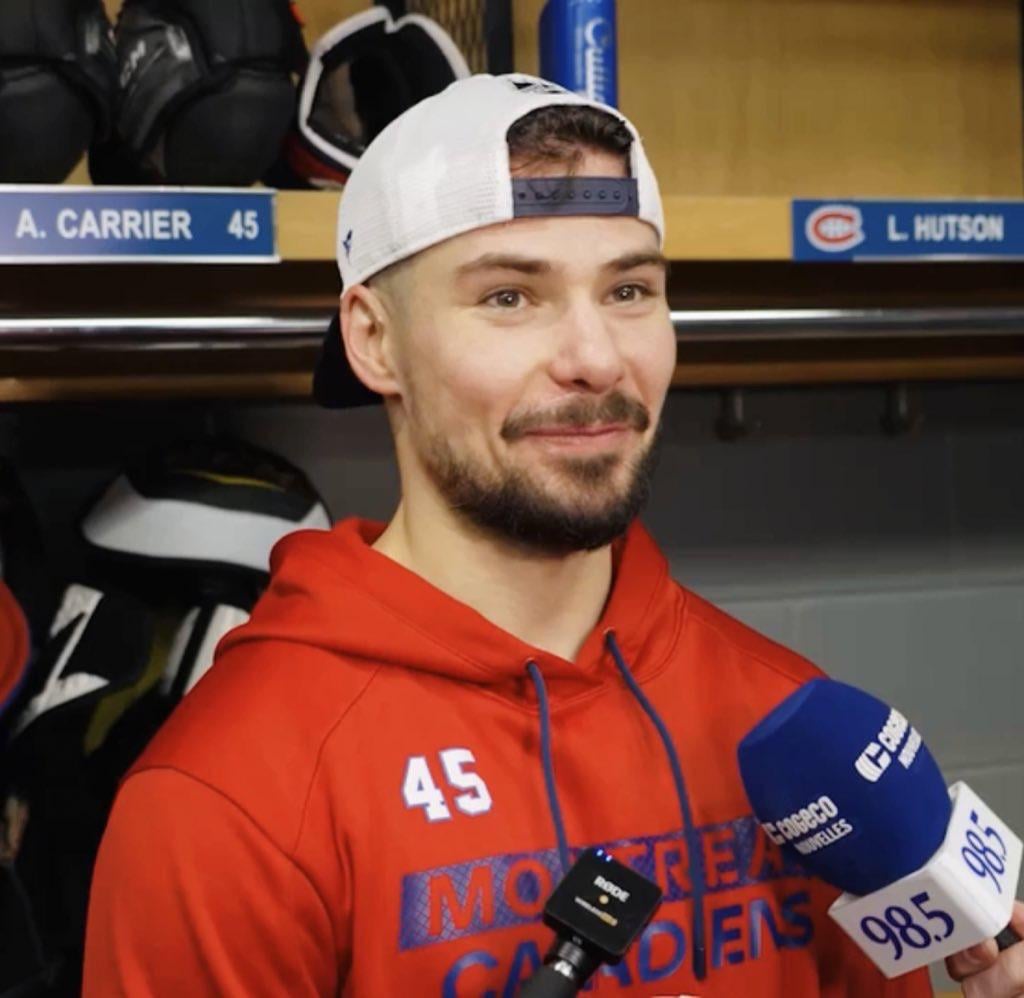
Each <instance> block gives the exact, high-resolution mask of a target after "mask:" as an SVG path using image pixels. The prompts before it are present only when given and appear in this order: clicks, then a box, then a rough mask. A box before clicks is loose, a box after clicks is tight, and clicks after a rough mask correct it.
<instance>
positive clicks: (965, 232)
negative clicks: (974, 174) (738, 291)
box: [791, 199, 1024, 261]
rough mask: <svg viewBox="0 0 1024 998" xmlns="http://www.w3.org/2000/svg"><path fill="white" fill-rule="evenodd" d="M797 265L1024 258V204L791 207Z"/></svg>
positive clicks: (798, 203) (797, 203) (863, 202)
mask: <svg viewBox="0 0 1024 998" xmlns="http://www.w3.org/2000/svg"><path fill="white" fill-rule="evenodd" d="M791 217H792V234H793V259H794V260H807V261H844V260H845V261H851V260H852V261H858V260H859V261H871V260H875V261H877V260H970V259H977V260H981V259H1015V258H1016V259H1024V201H987V200H974V201H883V200H868V199H857V200H829V201H812V200H800V199H797V200H794V201H793V202H792V211H791Z"/></svg>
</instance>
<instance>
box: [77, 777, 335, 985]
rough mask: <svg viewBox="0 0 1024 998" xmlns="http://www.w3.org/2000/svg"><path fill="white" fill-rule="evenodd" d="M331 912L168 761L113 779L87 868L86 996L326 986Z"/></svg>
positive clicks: (219, 798) (258, 833)
mask: <svg viewBox="0 0 1024 998" xmlns="http://www.w3.org/2000/svg"><path fill="white" fill-rule="evenodd" d="M337 985H338V960H337V956H336V952H335V946H334V939H333V935H332V929H331V922H330V920H329V918H328V915H327V912H326V910H325V908H324V905H323V902H322V901H321V900H320V897H319V895H318V894H317V892H316V891H315V889H314V887H313V885H312V884H311V883H310V881H309V880H308V879H307V878H306V876H305V875H304V873H303V872H302V871H301V870H300V869H299V867H298V866H296V864H295V863H294V862H293V860H292V859H291V858H290V857H289V856H288V855H286V854H285V853H284V852H283V851H282V850H281V849H279V848H278V847H277V845H276V844H275V843H274V842H272V841H271V840H270V839H269V838H268V837H267V835H266V834H265V833H264V832H263V830H262V829H261V828H260V827H259V826H258V825H257V824H256V823H255V822H254V821H253V820H252V819H251V818H250V817H249V816H248V815H247V814H246V813H245V812H244V811H243V810H242V809H241V808H240V807H238V805H236V804H235V803H234V802H233V801H231V800H230V799H229V798H228V797H226V796H224V795H223V794H221V793H220V792H219V791H217V790H215V789H214V788H212V787H210V786H208V785H206V784H205V783H202V782H200V781H199V780H197V779H195V778H193V777H191V776H189V775H187V774H185V773H183V772H180V771H178V770H173V769H148V770H143V771H142V772H139V773H136V774H135V775H133V776H131V777H129V779H128V780H127V781H126V782H125V783H124V785H123V786H122V787H121V790H120V792H119V794H118V797H117V800H116V802H115V804H114V807H113V810H112V811H111V816H110V820H109V823H108V825H107V830H106V832H105V834H104V837H103V841H102V843H101V846H100V850H99V855H98V857H97V861H96V867H95V871H94V874H93V884H92V892H91V896H90V901H89V916H88V925H87V929H86V953H85V970H84V992H83V993H84V995H85V998H99V996H103V998H111V996H115V995H117V996H121V995H127V996H131V998H135V996H147V998H148V996H153V998H162V996H165V995H166V996H168V998H170V996H175V998H177V996H180V995H188V996H189V998H205V996H210V998H213V996H215V995H216V996H229V998H230V996H242V995H244V996H246V998H258V996H264V995H266V996H268V998H269V996H271V995H273V996H280V995H285V994H287V995H289V996H292V998H302V996H312V995H324V994H334V993H335V992H336V990H337Z"/></svg>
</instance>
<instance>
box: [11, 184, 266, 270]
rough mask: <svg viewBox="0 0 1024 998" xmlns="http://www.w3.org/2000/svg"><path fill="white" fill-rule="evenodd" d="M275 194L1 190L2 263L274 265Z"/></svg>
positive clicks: (34, 187)
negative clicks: (144, 262)
mask: <svg viewBox="0 0 1024 998" xmlns="http://www.w3.org/2000/svg"><path fill="white" fill-rule="evenodd" d="M277 260H278V256H277V251H276V245H275V232H274V192H273V191H269V190H232V189H218V188H190V187H179V188H161V187H156V188H148V187H71V186H59V185H53V186H46V185H28V186H19V185H0V263H91V262H118V261H123V262H143V261H156V262H166V263H273V262H276V261H277Z"/></svg>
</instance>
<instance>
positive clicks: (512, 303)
mask: <svg viewBox="0 0 1024 998" xmlns="http://www.w3.org/2000/svg"><path fill="white" fill-rule="evenodd" d="M522 298H523V293H522V291H516V290H514V289H513V288H504V289H503V290H501V291H495V292H494V294H491V295H488V296H487V297H486V298H485V299H484V304H487V303H488V302H494V304H495V305H497V307H498V308H502V309H505V310H507V311H511V310H513V309H514V308H515V307H516V305H518V304H519V303H520V302H521V301H522Z"/></svg>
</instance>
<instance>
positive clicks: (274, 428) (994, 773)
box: [0, 384, 1024, 831]
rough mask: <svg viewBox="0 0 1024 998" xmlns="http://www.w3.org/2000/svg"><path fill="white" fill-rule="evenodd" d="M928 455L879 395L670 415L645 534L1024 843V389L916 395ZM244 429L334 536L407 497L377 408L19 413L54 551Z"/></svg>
mask: <svg viewBox="0 0 1024 998" xmlns="http://www.w3.org/2000/svg"><path fill="white" fill-rule="evenodd" d="M913 394H914V398H915V400H916V401H917V402H918V403H919V405H920V407H921V411H922V413H923V416H924V420H923V423H922V425H921V426H920V428H919V430H918V431H917V432H916V433H914V434H911V435H906V436H901V437H896V438H890V437H886V436H884V435H883V434H882V433H881V431H880V429H879V418H880V416H881V413H882V407H883V400H884V394H883V390H882V389H881V388H878V389H872V388H851V389H835V390H825V389H807V390H799V391H793V390H789V391H783V390H778V391H758V392H755V393H752V394H750V395H749V396H748V398H747V412H748V415H749V416H750V417H751V418H752V419H754V420H758V421H759V422H760V424H761V425H760V428H759V430H758V431H757V432H755V433H754V434H753V435H752V436H750V437H748V438H746V439H743V440H740V441H737V442H734V443H725V442H722V441H720V440H719V439H718V438H717V437H716V436H715V434H714V429H713V425H714V421H715V419H716V417H717V415H718V398H717V396H716V395H715V394H713V393H685V394H684V393H677V394H674V395H672V396H671V398H670V402H669V406H668V409H667V412H666V419H665V434H664V449H663V457H662V462H661V466H660V468H659V472H658V477H657V480H656V483H655V489H654V496H653V500H652V503H651V506H650V509H649V511H648V513H647V515H646V521H647V523H648V525H649V526H650V527H651V529H652V530H653V532H654V534H655V535H656V536H657V538H658V539H659V541H660V542H661V544H662V545H663V547H664V548H665V549H666V551H667V552H668V554H669V556H670V558H671V561H672V565H673V568H674V571H675V574H676V576H677V578H678V579H679V580H680V581H681V582H683V583H684V584H685V585H687V586H689V587H690V588H692V589H694V590H696V591H698V592H699V593H701V594H702V595H703V596H705V597H707V598H709V599H710V600H712V601H713V602H715V603H717V604H718V605H720V606H721V607H723V608H724V609H726V610H727V611H729V612H731V613H733V614H734V615H736V616H737V617H739V618H740V619H742V620H744V621H745V622H747V623H749V624H750V625H752V626H753V627H755V628H757V629H758V630H760V631H762V632H764V633H765V634H767V635H769V636H770V637H772V638H775V639H776V640H778V641H780V642H782V643H784V644H786V645H788V646H790V647H792V648H794V649H796V650H797V651H799V652H801V653H802V654H804V655H806V656H807V657H809V658H810V659H812V660H813V661H815V662H816V663H817V664H818V665H820V666H821V667H822V668H824V669H825V670H826V671H827V672H829V673H831V674H832V675H834V676H836V677H837V678H841V679H845V680H848V681H850V682H854V683H856V684H858V685H860V686H862V687H864V688H866V689H868V690H870V691H872V692H874V693H876V694H877V695H879V696H881V697H882V698H884V699H886V700H889V701H891V702H892V703H894V704H896V705H898V706H899V707H900V708H901V709H902V710H903V711H904V713H906V714H907V715H908V717H909V718H910V719H911V720H912V721H913V723H915V724H916V725H917V726H918V728H919V729H920V730H921V731H922V733H923V734H924V736H925V739H926V741H927V742H928V744H929V745H930V747H931V748H932V750H933V752H934V753H935V754H936V756H937V757H938V759H939V762H940V764H941V765H942V767H943V769H944V771H945V773H946V775H947V777H948V778H949V779H950V780H953V779H960V778H963V779H966V780H968V781H970V783H971V785H972V787H974V789H975V790H977V791H978V792H979V793H980V794H981V795H982V796H983V797H984V798H985V799H986V800H988V801H989V802H990V803H991V804H992V805H993V807H994V808H995V809H996V810H997V811H998V812H999V813H1000V814H1001V815H1002V816H1003V817H1004V818H1005V819H1006V820H1007V821H1008V822H1009V823H1010V824H1011V825H1013V826H1014V827H1016V829H1018V831H1024V715H1022V704H1024V651H1022V649H1024V389H1022V388H1020V387H1019V386H1017V385H1013V384H1007V385H975V386H947V387H941V386H933V387H927V388H923V389H918V390H915V392H914V393H913ZM211 428H216V429H222V430H231V431H235V432H237V433H239V434H241V435H243V436H245V437H246V438H248V439H250V440H252V441H253V442H255V443H260V444H262V445H264V446H267V447H270V448H271V449H274V450H277V451H278V452H280V453H281V454H283V455H284V456H286V457H288V458H289V459H291V460H292V461H294V462H295V463H297V464H299V465H301V466H302V467H304V468H305V469H306V471H307V472H308V474H309V475H310V477H311V478H312V479H313V481H314V483H315V484H316V485H317V486H318V487H319V488H320V490H321V491H322V493H323V494H324V495H325V497H326V498H327V500H328V503H329V505H330V507H331V510H332V512H333V513H334V515H335V516H336V517H340V516H344V515H348V514H352V513H358V514H361V515H365V516H375V517H378V518H385V517H387V515H388V513H389V511H390V510H391V509H392V507H393V504H394V502H395V499H396V496H397V478H396V475H395V472H394V468H393V464H392V460H391V452H390V445H389V440H388V434H387V428H386V425H385V422H384V419H383V415H382V413H381V412H379V411H377V410H365V411H356V412H352V413H340V414H339V413H326V412H321V411H318V410H315V409H313V408H311V407H307V406H284V405H265V406H218V407H211V406H181V405H178V406H156V405H149V406H124V405H119V406H95V407H93V406H85V407H67V408H60V409H54V408H52V407H48V408H46V409H22V410H19V411H17V412H15V411H9V412H6V413H0V453H6V454H8V455H13V456H15V457H16V458H17V460H18V463H19V464H20V465H21V467H22V468H23V471H24V474H25V478H26V481H27V483H28V486H29V488H30V491H31V492H32V494H33V497H34V498H35V500H36V502H37V505H39V506H40V508H41V509H42V510H43V511H44V513H45V515H46V517H47V520H48V524H49V530H50V537H51V543H52V544H53V545H54V546H55V547H56V546H60V545H62V544H63V539H64V538H65V536H66V534H67V531H68V526H67V524H68V523H69V522H70V520H71V518H72V516H73V513H74V511H75V510H77V508H78V507H79V506H80V504H81V503H82V502H83V501H84V500H85V498H87V497H88V495H89V494H90V493H91V492H92V491H93V490H94V489H96V488H98V487H99V486H100V485H102V484H103V482H104V481H105V480H106V478H107V477H108V476H109V475H110V474H111V473H112V472H113V471H114V469H115V468H116V467H117V466H118V464H119V463H121V461H123V460H124V459H125V458H126V457H129V456H131V455H133V454H136V453H138V452H140V451H141V450H143V449H145V448H146V447H147V446H148V445H149V444H150V443H152V442H153V441H156V440H162V439H171V438H173V437H175V436H177V435H179V434H182V433H192V432H202V431H203V430H204V429H211Z"/></svg>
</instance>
